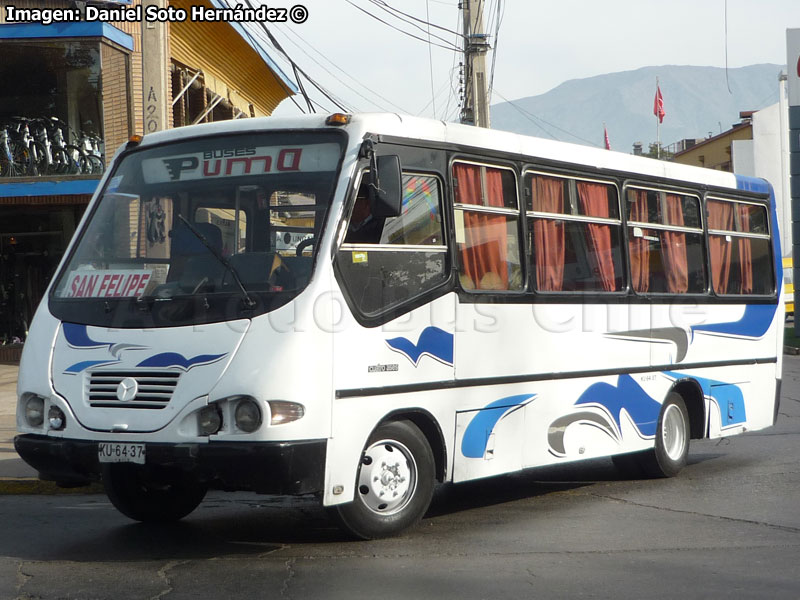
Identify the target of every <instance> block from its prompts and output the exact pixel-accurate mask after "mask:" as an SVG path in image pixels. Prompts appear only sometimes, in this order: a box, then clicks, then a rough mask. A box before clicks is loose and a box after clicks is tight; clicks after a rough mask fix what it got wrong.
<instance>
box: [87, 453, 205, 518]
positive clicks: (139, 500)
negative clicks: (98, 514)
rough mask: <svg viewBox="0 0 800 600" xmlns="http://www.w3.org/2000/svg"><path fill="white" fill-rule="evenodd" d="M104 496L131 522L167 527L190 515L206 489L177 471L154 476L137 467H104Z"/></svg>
mask: <svg viewBox="0 0 800 600" xmlns="http://www.w3.org/2000/svg"><path fill="white" fill-rule="evenodd" d="M103 486H104V487H105V491H106V495H107V496H108V499H109V500H110V501H111V504H113V505H114V508H116V509H117V510H118V511H119V512H121V513H122V514H123V515H125V516H126V517H129V518H131V519H133V520H134V521H142V522H145V523H167V522H171V521H178V520H180V519H182V518H183V517H185V516H186V515H188V514H189V513H191V512H192V511H193V510H194V509H195V508H197V506H198V505H199V504H200V502H202V501H203V498H205V495H206V491H207V488H206V486H205V485H203V484H201V483H199V482H198V481H196V480H195V479H193V478H191V477H190V476H189V475H188V474H186V473H183V472H181V471H163V472H154V471H149V470H147V469H145V468H144V467H140V466H138V465H125V464H117V465H107V466H106V467H104V469H103Z"/></svg>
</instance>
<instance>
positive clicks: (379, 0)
mask: <svg viewBox="0 0 800 600" xmlns="http://www.w3.org/2000/svg"><path fill="white" fill-rule="evenodd" d="M369 1H370V2H372V3H373V4H374V5H376V6H378V7H379V8H382V9H383V10H385V11H387V12H388V11H392V12H393V13H397V14H399V15H403V16H404V17H408V18H409V19H411V20H413V21H416V22H417V23H422V24H423V25H427V26H428V27H434V28H436V29H440V30H442V31H444V32H446V33H451V34H453V35H454V36H456V37H462V36H461V33H459V32H458V31H454V30H453V29H448V28H447V27H443V26H441V25H437V24H436V23H431V17H430V9H429V8H428V7H427V2H428V0H426V8H427V13H428V14H427V20H423V19H420V18H419V17H415V16H414V15H411V14H409V13H407V12H403V11H402V10H400V9H399V8H395V7H394V6H392V5H390V4H389V3H388V2H386V0H369ZM405 22H406V23H408V21H405ZM417 28H418V29H421V28H420V27H419V26H417ZM439 39H441V40H443V41H445V42H447V43H450V42H449V40H445V39H444V38H439Z"/></svg>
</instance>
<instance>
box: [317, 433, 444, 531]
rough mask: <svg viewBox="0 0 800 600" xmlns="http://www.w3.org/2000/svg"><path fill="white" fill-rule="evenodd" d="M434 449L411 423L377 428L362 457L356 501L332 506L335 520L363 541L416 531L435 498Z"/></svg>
mask: <svg viewBox="0 0 800 600" xmlns="http://www.w3.org/2000/svg"><path fill="white" fill-rule="evenodd" d="M434 479H435V475H434V459H433V452H432V451H431V447H430V444H429V443H428V440H427V439H426V438H425V435H424V434H423V433H422V432H421V431H420V430H419V428H418V427H417V426H416V425H414V424H413V423H411V422H410V421H391V422H388V423H384V424H382V425H380V426H379V427H377V428H376V429H375V431H373V432H372V435H370V437H369V440H368V441H367V445H366V448H365V449H364V452H363V453H362V455H361V464H360V465H359V468H358V475H357V483H356V489H355V498H354V500H353V501H352V502H349V503H347V504H341V505H338V506H334V507H333V508H332V510H331V512H332V515H333V517H334V519H335V520H336V521H337V522H338V523H339V525H340V526H341V527H342V528H343V529H344V530H345V531H347V532H349V533H351V534H352V535H354V536H355V537H357V538H360V539H365V540H369V539H376V538H381V537H387V536H391V535H396V534H398V533H400V532H401V531H403V530H404V529H407V528H409V527H411V526H413V525H416V524H417V523H418V522H419V521H420V520H421V519H422V517H423V516H424V515H425V513H426V512H427V510H428V506H429V505H430V503H431V498H432V497H433V488H434Z"/></svg>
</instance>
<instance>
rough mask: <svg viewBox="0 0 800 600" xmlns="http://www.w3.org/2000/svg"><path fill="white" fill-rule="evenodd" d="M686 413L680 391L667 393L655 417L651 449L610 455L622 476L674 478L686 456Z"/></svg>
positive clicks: (687, 432)
mask: <svg viewBox="0 0 800 600" xmlns="http://www.w3.org/2000/svg"><path fill="white" fill-rule="evenodd" d="M690 438H691V434H690V429H689V413H688V411H687V410H686V403H685V402H684V401H683V398H682V397H681V396H680V394H676V393H675V392H671V393H670V394H669V395H668V396H667V397H666V399H665V400H664V404H663V405H662V406H661V413H660V414H659V417H658V428H657V430H656V439H655V446H654V447H653V449H652V450H645V451H644V452H634V453H631V454H620V455H617V456H612V457H611V460H612V461H613V463H614V466H615V467H616V468H617V470H618V471H620V473H622V474H623V475H624V476H625V477H628V478H631V479H638V478H641V477H648V478H662V477H674V476H675V475H677V474H678V473H679V472H680V471H681V469H683V467H685V466H686V458H687V456H688V455H689V439H690Z"/></svg>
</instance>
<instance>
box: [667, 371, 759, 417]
mask: <svg viewBox="0 0 800 600" xmlns="http://www.w3.org/2000/svg"><path fill="white" fill-rule="evenodd" d="M664 375H666V376H667V377H670V378H672V379H674V380H675V381H679V380H681V379H692V380H694V381H696V382H697V383H699V384H700V387H701V388H702V390H703V395H704V396H705V397H706V398H709V399H710V400H711V401H712V402H714V403H715V404H716V405H717V407H719V415H720V427H721V428H722V429H725V428H727V427H733V426H735V425H741V424H742V423H745V422H747V410H746V409H745V405H744V394H743V393H742V390H741V388H740V387H739V386H738V385H735V384H733V383H725V382H724V381H718V380H716V379H706V378H705V377H697V376H695V375H687V374H685V373H677V372H675V371H664Z"/></svg>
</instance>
